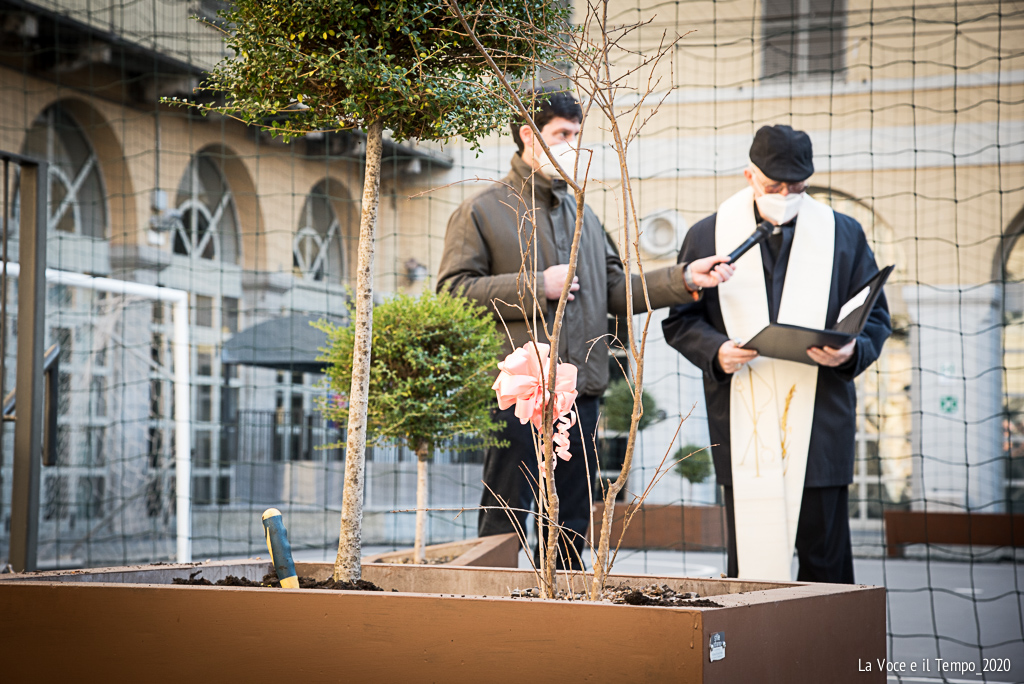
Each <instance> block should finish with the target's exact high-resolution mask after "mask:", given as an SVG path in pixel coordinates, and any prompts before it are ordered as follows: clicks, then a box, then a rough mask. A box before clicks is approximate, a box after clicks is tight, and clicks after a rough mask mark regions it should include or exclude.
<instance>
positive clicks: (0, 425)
mask: <svg viewBox="0 0 1024 684" xmlns="http://www.w3.org/2000/svg"><path fill="white" fill-rule="evenodd" d="M10 176H11V161H10V160H9V159H4V218H3V230H4V236H3V262H4V265H3V277H2V279H0V401H3V400H4V398H5V397H6V396H7V392H6V387H7V383H6V382H5V380H6V378H7V241H8V237H9V235H10V233H9V231H8V228H9V227H10V216H11V196H10V182H11V181H10ZM0 413H2V412H0ZM5 421H6V418H5V417H4V416H3V415H0V525H2V524H3V519H4V423H5Z"/></svg>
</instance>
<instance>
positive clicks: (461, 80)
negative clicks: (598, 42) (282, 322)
mask: <svg viewBox="0 0 1024 684" xmlns="http://www.w3.org/2000/svg"><path fill="white" fill-rule="evenodd" d="M466 12H467V13H468V15H469V18H470V20H471V21H472V22H473V26H474V27H475V29H476V32H477V41H475V42H474V41H473V40H471V39H470V38H469V37H468V36H467V35H466V34H465V33H464V32H463V30H462V28H461V27H462V25H463V24H462V20H461V19H460V18H458V17H456V16H454V15H453V14H451V13H450V9H449V7H448V5H446V4H444V3H438V2H426V1H423V0H420V1H416V0H376V1H375V2H353V1H351V0H287V1H286V0H235V2H233V3H232V4H231V6H230V7H229V9H228V10H226V11H225V12H222V13H221V17H222V18H223V20H224V25H225V26H226V27H227V29H226V31H225V41H226V44H227V47H228V48H229V50H230V51H231V52H232V53H233V55H234V56H233V57H231V58H227V59H225V60H223V61H222V62H221V63H220V64H218V65H217V66H216V68H214V70H213V71H212V72H211V73H210V76H209V79H208V80H207V81H206V82H205V84H204V85H203V87H202V88H201V90H205V91H207V92H208V93H210V94H212V95H213V96H214V97H215V98H220V101H222V104H212V105H202V104H196V103H189V104H190V105H191V106H194V107H197V108H199V109H202V110H203V111H217V112H220V113H222V114H225V115H227V116H231V117H234V118H237V119H239V120H241V121H243V122H245V123H247V124H250V125H254V126H259V127H262V128H267V129H269V130H270V131H271V132H272V133H274V134H276V135H280V136H282V137H284V138H285V139H289V138H292V137H294V136H297V135H302V134H305V133H308V132H311V131H315V130H341V129H352V128H362V129H364V130H365V131H366V166H365V173H364V184H363V195H362V214H361V217H360V224H359V257H358V267H357V281H356V294H355V302H356V304H355V312H354V322H353V330H354V334H355V342H354V352H353V357H352V386H351V388H350V389H349V391H348V397H349V403H350V406H351V408H352V410H351V411H350V412H349V416H348V443H347V445H346V457H345V491H344V496H343V499H342V513H341V534H340V538H339V540H338V558H337V561H336V562H335V568H334V578H335V579H336V580H349V581H351V580H355V579H358V578H359V577H360V565H359V561H360V555H361V538H362V531H361V524H362V509H363V500H362V499H363V471H364V452H365V448H366V411H367V391H368V386H369V377H370V340H371V336H372V329H373V283H372V278H373V248H374V234H375V229H376V223H377V205H378V201H379V188H380V167H381V153H382V148H383V132H384V128H385V127H387V128H389V129H390V130H391V131H392V133H393V137H394V139H395V140H398V141H401V140H404V139H407V138H419V139H422V140H437V139H446V138H450V137H454V136H461V137H464V138H466V139H468V140H469V141H470V142H472V143H474V144H476V141H477V140H479V138H480V137H481V136H483V135H485V134H487V133H488V132H490V131H492V130H494V129H495V128H497V127H499V126H501V125H503V124H504V123H506V122H507V121H508V117H509V112H508V109H507V108H506V105H505V102H506V101H507V97H506V96H504V95H503V94H502V93H500V92H499V91H498V90H497V89H496V88H494V87H492V86H491V84H492V82H493V80H494V79H495V75H494V72H493V69H494V67H495V66H497V67H498V68H499V69H500V70H501V71H503V72H504V74H505V75H506V76H507V77H508V78H511V79H516V80H519V79H522V78H524V77H526V76H532V74H533V72H534V65H535V64H536V62H537V60H545V59H548V58H549V57H551V48H550V47H548V46H549V45H550V42H549V41H547V40H546V37H547V36H549V35H551V34H552V32H555V33H557V31H558V30H559V29H560V28H561V27H562V26H563V25H564V21H565V17H566V16H567V12H568V5H567V4H566V3H562V2H557V1H554V0H479V1H478V2H473V3H470V4H468V5H467V9H466ZM464 18H465V17H463V19H464ZM480 42H482V43H483V44H484V45H485V46H486V47H487V48H488V50H489V54H490V55H491V58H492V61H491V62H488V61H487V60H486V59H485V58H484V57H483V55H482V54H481V53H480V52H478V50H477V44H478V43H480ZM216 101H218V100H217V99H215V102H216Z"/></svg>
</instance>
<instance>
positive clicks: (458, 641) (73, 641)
mask: <svg viewBox="0 0 1024 684" xmlns="http://www.w3.org/2000/svg"><path fill="white" fill-rule="evenodd" d="M197 569H202V571H203V577H205V578H207V579H209V580H211V581H216V580H217V579H219V578H222V577H224V576H226V575H228V574H233V575H236V576H245V577H247V578H250V579H259V578H261V577H262V576H263V574H264V573H266V572H268V571H269V570H270V565H269V563H267V562H265V561H247V562H241V563H239V562H213V563H203V564H194V565H164V566H136V567H124V568H111V569H103V570H73V571H63V572H52V573H37V574H30V575H18V576H2V577H3V579H0V629H2V633H3V635H4V636H3V642H2V643H3V652H4V654H5V655H4V658H3V660H4V679H5V680H6V681H12V682H18V681H78V680H80V679H83V678H96V679H98V680H103V681H146V682H181V681H217V682H232V681H275V680H277V679H279V678H287V680H288V681H301V682H318V681H331V682H338V681H348V682H395V681H403V682H432V681H434V682H452V683H459V682H466V683H467V684H469V683H472V684H477V683H479V682H526V681H531V682H556V681H558V682H563V681H564V682H579V681H588V682H738V683H748V682H758V683H759V684H772V683H776V682H777V683H778V684H792V683H793V682H811V681H813V682H877V683H878V684H883V683H884V682H885V681H886V675H885V672H884V671H883V672H879V671H878V668H877V665H876V659H884V658H885V656H886V650H885V590H884V589H883V588H880V587H867V586H858V585H854V586H842V585H830V584H799V583H773V582H748V581H740V580H725V579H722V580H713V579H684V578H666V577H652V576H617V577H614V578H613V580H614V582H620V581H625V582H629V583H631V584H651V583H658V584H667V585H669V586H670V587H672V588H673V589H676V590H677V591H697V592H699V593H700V595H701V596H702V597H709V598H711V599H712V600H714V601H715V602H717V603H718V604H720V606H721V607H708V608H700V607H693V608H657V607H647V606H644V607H639V606H625V605H611V604H606V603H581V602H568V601H549V600H541V599H511V598H506V597H507V596H508V593H509V589H514V588H528V587H531V586H534V584H535V581H534V576H533V574H532V573H531V572H530V571H528V570H511V569H491V568H472V567H471V568H452V567H446V566H440V565H436V566H429V565H427V566H422V565H421V566H410V565H389V564H384V563H371V564H367V565H364V567H363V577H364V578H365V579H367V580H370V581H372V582H375V583H376V584H378V585H380V586H381V587H383V588H384V589H385V591H384V592H334V591H325V590H309V589H305V590H303V589H295V590H289V589H262V588H234V587H203V586H178V585H172V584H169V582H170V581H171V579H172V578H173V577H187V576H188V575H189V573H191V572H195V570H197ZM297 570H298V572H299V574H300V575H304V576H313V577H317V578H326V577H327V576H329V575H330V573H331V570H332V566H331V565H330V564H328V563H299V564H297ZM563 577H564V576H563ZM576 579H577V582H578V581H579V579H580V578H579V577H577V578H576ZM391 589H396V590H398V591H397V592H392V591H390V590H391ZM716 633H720V634H721V635H722V636H723V637H724V641H725V657H724V658H723V659H720V660H716V661H715V662H712V661H711V660H710V648H709V642H710V640H711V639H712V637H713V635H715V634H716ZM865 663H870V664H871V666H872V668H873V671H872V672H864V671H862V669H863V668H864V667H865Z"/></svg>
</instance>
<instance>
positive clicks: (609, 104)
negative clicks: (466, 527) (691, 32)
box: [446, 0, 683, 599]
mask: <svg viewBox="0 0 1024 684" xmlns="http://www.w3.org/2000/svg"><path fill="white" fill-rule="evenodd" d="M446 1H447V4H448V7H449V8H450V11H451V12H452V14H453V15H454V16H456V17H457V18H458V20H459V24H460V26H461V29H462V32H463V33H464V34H465V35H466V36H467V37H468V38H469V39H470V40H471V41H472V42H473V44H474V45H475V47H476V49H477V50H478V51H479V52H480V54H481V55H483V56H484V58H485V60H486V61H487V64H488V66H489V67H490V68H491V70H492V72H493V73H494V76H495V78H496V79H497V82H498V84H500V86H501V87H502V88H503V91H504V92H503V97H504V99H505V100H506V101H507V102H508V103H509V105H510V106H511V107H512V108H513V109H514V110H515V111H516V112H517V113H518V114H519V115H520V116H521V117H522V119H523V120H524V121H525V123H526V125H528V126H530V128H531V129H532V130H533V133H534V136H535V138H536V140H537V141H538V143H539V144H540V146H541V147H542V148H543V151H544V154H545V155H546V156H547V158H548V160H549V161H550V162H551V164H552V165H553V166H554V168H555V169H557V171H558V174H559V175H560V176H561V178H562V179H563V180H564V181H565V183H566V184H567V185H568V187H569V188H571V189H572V191H573V193H574V194H575V200H576V224H575V227H574V233H573V239H572V246H571V250H570V257H569V270H568V273H567V274H566V279H565V283H564V284H563V287H562V292H561V295H560V297H559V299H558V304H557V308H556V310H555V314H554V317H553V320H552V322H551V324H550V325H547V324H544V325H543V328H542V330H541V331H540V332H543V336H544V337H545V338H546V341H547V342H548V343H549V344H550V345H551V349H552V350H558V349H559V337H560V335H561V334H562V321H563V319H564V314H565V306H566V302H567V300H568V295H569V292H570V288H571V286H572V283H573V278H574V276H575V273H576V267H577V262H578V259H577V257H578V252H579V246H580V238H581V235H582V229H583V217H584V203H585V197H586V192H587V184H588V181H589V180H590V178H591V175H592V173H591V171H592V167H594V166H596V167H597V168H598V170H602V169H603V166H604V163H603V162H605V161H607V162H610V163H614V164H615V165H616V166H617V168H618V182H617V185H618V188H617V189H616V188H614V187H613V186H614V185H615V183H614V182H613V183H611V184H610V185H611V186H612V189H613V190H615V191H616V196H615V200H616V202H615V203H616V206H617V215H616V222H617V223H618V226H617V228H618V230H617V233H618V237H619V240H618V244H619V250H620V258H621V260H622V265H623V269H624V271H625V275H626V278H625V283H626V285H625V287H626V297H625V299H626V302H627V303H628V304H627V305H633V306H634V310H635V311H636V310H639V311H641V312H642V311H646V313H645V315H644V316H643V317H642V323H641V325H640V326H639V329H638V326H636V325H635V324H634V319H633V316H627V317H626V322H627V340H626V344H625V348H626V351H627V354H628V360H629V365H630V366H631V368H630V371H631V372H630V373H629V374H628V375H630V376H631V377H632V386H631V391H632V398H633V401H632V413H631V415H630V424H629V430H628V439H627V444H626V449H625V458H624V461H623V465H622V468H621V470H620V472H619V474H618V477H617V478H616V479H615V480H613V481H608V482H603V483H602V489H603V498H604V504H605V505H604V514H603V519H602V521H601V525H600V527H599V528H598V529H599V534H598V539H597V540H596V543H595V541H594V540H590V544H591V549H592V565H593V579H592V582H591V586H590V588H589V590H588V591H586V592H585V593H586V595H587V596H588V597H590V598H592V599H597V598H600V596H601V594H602V591H603V588H604V584H605V578H606V577H607V575H608V572H609V571H610V568H611V558H610V548H611V529H612V517H613V514H614V511H615V500H616V497H617V495H618V493H619V492H620V491H621V490H622V489H623V487H625V486H626V483H627V481H628V479H629V474H630V471H631V469H632V466H633V457H634V452H635V448H636V437H637V431H638V426H639V424H640V421H641V419H642V417H643V402H642V397H643V374H644V350H645V348H646V342H647V335H648V329H649V326H650V322H651V313H652V308H651V304H650V298H649V296H648V291H647V284H646V280H645V279H644V278H643V273H644V270H643V263H642V259H641V258H640V248H639V236H640V226H639V218H638V216H637V213H636V201H635V197H634V195H635V193H634V180H633V178H632V176H631V174H630V171H629V167H628V163H627V160H628V149H629V146H630V145H631V144H632V143H633V142H635V141H636V139H637V137H638V135H639V133H640V131H641V130H642V129H643V128H644V126H645V125H646V124H647V123H649V122H650V121H651V119H652V118H653V117H655V116H656V115H657V113H658V111H659V108H660V106H661V104H662V103H663V102H664V99H665V97H667V96H668V95H669V94H670V93H671V91H672V90H673V89H674V86H673V83H672V81H673V78H672V71H671V59H668V60H666V59H665V58H666V57H671V54H672V52H673V51H674V49H675V47H676V44H677V43H678V42H679V41H680V40H681V39H682V37H683V36H679V35H675V36H669V35H668V34H667V33H665V32H662V33H661V34H660V35H656V36H655V37H654V38H653V40H652V38H651V34H652V33H654V31H655V30H654V29H653V28H652V26H651V24H652V21H653V17H651V18H647V19H644V20H642V21H639V22H634V23H630V24H614V23H613V22H612V21H611V20H610V19H609V2H608V0H591V1H589V2H587V3H586V4H585V5H582V4H581V5H578V6H577V11H580V12H581V15H580V16H577V17H575V18H574V23H573V24H571V25H570V24H568V23H567V24H566V25H565V26H563V27H561V29H560V30H557V31H554V30H551V31H548V32H546V33H545V35H543V36H542V37H537V38H536V41H537V42H536V43H535V46H536V48H537V52H536V56H535V65H536V67H537V69H538V72H540V71H541V70H543V71H544V72H546V73H551V74H553V75H554V76H555V77H557V78H558V79H559V80H563V79H564V80H567V81H568V82H569V83H571V85H572V89H573V90H575V91H576V93H577V94H578V95H579V96H580V97H581V103H582V105H583V110H584V116H583V121H582V122H581V129H580V132H579V134H578V137H577V148H578V149H579V150H580V152H581V154H579V155H578V156H577V158H576V160H577V161H576V167H575V168H571V169H567V168H563V166H562V165H561V164H560V163H559V160H558V159H557V158H556V156H555V155H553V154H552V152H551V149H550V148H549V147H548V146H547V144H545V142H544V140H543V138H542V136H541V132H540V129H539V128H538V126H537V124H536V122H535V121H534V120H533V117H532V112H533V109H532V108H531V107H530V106H529V102H523V100H522V99H521V97H520V90H519V88H517V84H516V82H515V79H514V78H512V77H510V75H509V74H507V73H505V72H504V70H503V69H502V68H501V59H503V58H504V57H505V55H502V54H501V53H500V52H496V51H494V50H493V49H491V48H488V47H487V45H486V44H485V42H484V40H483V39H482V38H483V35H484V34H482V33H481V31H480V29H479V26H478V24H477V23H476V22H475V14H474V12H473V11H471V10H470V9H468V8H469V6H470V3H467V2H465V1H464V0H463V1H460V0H446ZM509 23H510V25H512V26H515V24H514V22H512V21H510V22H509ZM637 35H639V36H640V37H641V38H642V41H641V42H646V43H647V44H648V47H645V48H644V49H643V50H642V51H640V50H634V49H631V48H628V47H627V46H626V39H627V38H630V37H632V38H636V37H637ZM542 53H543V54H546V55H548V54H551V53H555V54H557V55H558V60H557V61H554V62H553V61H551V60H550V59H548V58H546V57H540V56H539V55H541V54H542ZM663 61H664V62H666V63H667V66H665V65H663ZM666 80H667V82H664V81H666ZM531 85H533V84H531ZM595 114H596V115H597V116H595ZM594 120H596V123H595V122H594ZM588 123H590V126H588ZM593 127H597V128H598V129H599V130H600V131H601V132H603V133H604V135H605V136H606V138H607V139H608V142H607V143H606V148H607V149H608V150H609V152H608V156H609V157H610V159H607V160H606V159H605V158H603V157H600V156H599V155H597V154H594V153H591V154H590V155H587V154H584V153H583V152H584V151H585V149H586V148H585V144H584V141H585V137H584V134H585V132H589V130H590V129H591V128H593ZM586 140H589V138H587V139H586ZM597 182H601V181H597ZM526 206H531V205H530V204H529V203H527V204H526ZM523 220H525V221H532V217H530V216H529V215H527V216H525V217H524V218H523ZM526 258H527V255H526V253H525V252H524V260H525V259H526ZM634 266H635V269H636V272H637V274H638V275H639V276H640V277H639V278H638V282H639V286H640V290H641V291H640V292H639V293H636V292H634V285H633V280H632V277H631V276H632V272H633V269H634ZM528 271H529V267H528V266H527V264H525V263H524V269H523V272H528ZM534 301H536V298H534ZM636 302H641V303H642V304H641V305H640V306H635V303H636ZM519 306H520V307H523V308H524V311H525V306H526V304H525V299H524V297H522V295H521V296H520V303H519ZM527 316H529V314H528V312H527ZM535 328H536V326H535ZM537 332H538V331H536V330H535V329H532V330H531V335H536V334H537ZM534 339H535V340H536V337H534ZM594 343H598V344H599V343H604V344H608V342H607V341H605V340H601V341H595V342H594ZM552 353H553V355H554V354H555V353H556V351H553V352H552ZM556 365H557V364H556V363H554V362H552V363H551V364H550V369H549V374H548V377H547V380H546V383H547V387H554V385H555V379H556V378H555V372H556ZM627 381H628V378H627ZM553 415H554V399H553V397H552V400H550V401H549V402H548V404H547V407H546V413H545V417H544V421H543V428H542V430H541V444H542V447H543V453H542V459H541V460H542V465H543V468H541V472H542V473H548V474H551V473H553V471H554V457H553V448H552V435H553V423H554V420H553ZM543 480H544V481H543V482H541V483H538V489H539V490H541V491H540V496H539V497H538V499H539V501H538V506H539V510H540V515H539V517H540V518H541V519H542V520H544V521H546V522H547V523H548V524H547V525H546V526H542V529H546V538H545V539H544V540H542V543H541V550H542V558H541V562H542V566H543V567H542V568H540V574H541V582H542V585H541V589H542V592H543V594H544V595H545V596H551V595H554V593H555V591H556V574H555V567H556V566H555V563H556V558H557V554H558V553H559V548H558V540H559V538H560V536H562V537H564V536H565V535H566V534H567V532H566V531H565V530H563V529H561V528H559V526H558V525H557V524H556V521H557V520H558V496H557V492H556V491H555V486H554V478H553V477H550V476H548V477H544V478H543ZM644 496H646V493H645V494H644ZM570 547H571V545H570ZM595 547H596V548H595Z"/></svg>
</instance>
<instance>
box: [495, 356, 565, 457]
mask: <svg viewBox="0 0 1024 684" xmlns="http://www.w3.org/2000/svg"><path fill="white" fill-rule="evenodd" d="M550 350H551V346H550V345H547V344H543V343H540V342H537V343H534V342H528V343H527V344H525V345H523V346H522V347H520V348H519V349H516V350H515V351H514V352H512V353H511V354H509V355H508V356H506V357H505V360H504V361H502V362H501V363H499V364H498V368H499V369H500V370H501V373H499V374H498V379H497V380H495V381H494V385H492V386H491V389H493V390H494V391H495V392H496V393H497V395H498V408H500V409H502V410H505V409H507V408H508V407H509V406H512V405H513V404H515V407H516V411H515V414H516V417H517V418H518V419H519V422H520V423H522V424H523V425H526V423H528V422H532V423H533V426H534V427H535V428H537V430H540V429H541V428H543V426H544V404H545V403H547V400H548V399H549V398H550V397H551V392H550V391H548V392H545V391H544V389H543V388H544V383H545V382H547V378H548V370H549V369H550V367H551V365H550V364H551V361H550V359H549V358H548V354H549V352H550ZM576 372H577V370H576V366H574V365H572V364H571V363H560V364H558V367H557V368H556V370H555V392H554V396H555V422H556V424H557V431H556V432H555V434H554V435H552V437H551V441H552V442H553V443H554V445H555V454H556V455H557V456H558V457H559V458H561V459H562V460H564V461H568V460H569V458H570V457H571V456H572V454H570V453H569V428H571V427H572V426H573V425H575V424H576V413H575V412H574V411H573V410H572V407H573V403H574V402H575V401H576V395H577V394H578V392H577V391H576Z"/></svg>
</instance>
